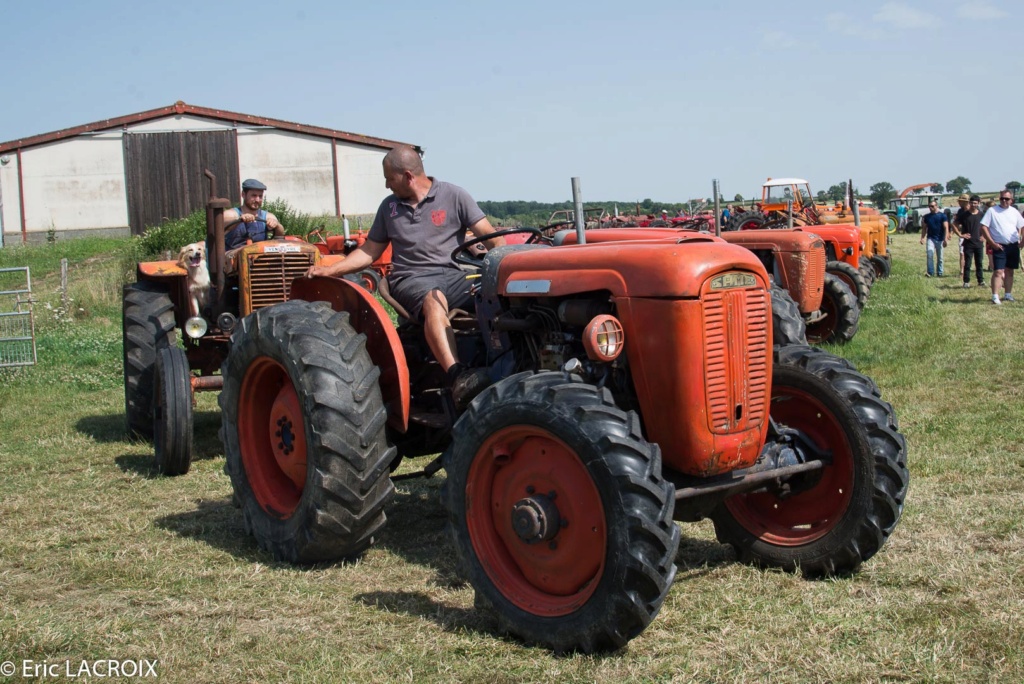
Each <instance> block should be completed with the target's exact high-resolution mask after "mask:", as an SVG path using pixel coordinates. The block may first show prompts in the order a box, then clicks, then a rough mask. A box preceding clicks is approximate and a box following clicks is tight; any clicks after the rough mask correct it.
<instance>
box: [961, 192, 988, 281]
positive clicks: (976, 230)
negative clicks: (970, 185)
mask: <svg viewBox="0 0 1024 684" xmlns="http://www.w3.org/2000/svg"><path fill="white" fill-rule="evenodd" d="M980 207H981V198H980V197H978V196H977V195H971V197H970V202H969V207H968V209H967V211H966V212H957V215H956V219H954V221H953V224H954V225H955V226H956V228H955V230H957V231H958V233H957V234H958V235H960V239H961V240H962V241H963V245H964V251H963V259H964V266H963V269H962V270H963V278H964V287H965V288H968V287H970V286H971V259H974V273H975V275H976V276H977V278H978V287H982V286H983V285H984V284H985V280H984V276H982V274H981V273H982V271H981V255H982V252H984V251H985V241H984V240H983V239H982V236H981V217H982V216H983V214H982V213H981V209H980Z"/></svg>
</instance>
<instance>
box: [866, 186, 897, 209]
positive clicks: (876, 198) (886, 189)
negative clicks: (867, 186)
mask: <svg viewBox="0 0 1024 684" xmlns="http://www.w3.org/2000/svg"><path fill="white" fill-rule="evenodd" d="M895 196H896V188H894V187H893V186H892V183H886V182H885V181H882V182H881V183H875V184H874V185H872V186H871V194H870V195H869V197H870V198H871V201H872V202H874V203H875V206H876V207H878V208H879V209H885V207H886V206H888V204H889V200H891V199H892V198H893V197H895Z"/></svg>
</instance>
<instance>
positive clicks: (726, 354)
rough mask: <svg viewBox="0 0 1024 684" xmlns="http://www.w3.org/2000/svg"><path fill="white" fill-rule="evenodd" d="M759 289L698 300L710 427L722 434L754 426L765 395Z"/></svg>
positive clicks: (765, 317) (764, 317)
mask: <svg viewBox="0 0 1024 684" xmlns="http://www.w3.org/2000/svg"><path fill="white" fill-rule="evenodd" d="M769 325H771V312H770V309H769V304H768V295H767V293H766V292H765V291H764V290H747V289H736V290H725V291H722V292H711V293H709V294H707V295H705V297H704V339H705V340H706V341H707V364H708V365H707V401H708V417H709V420H710V425H709V427H710V429H711V431H712V432H716V433H728V432H734V431H737V430H743V429H746V428H748V427H753V426H756V425H759V424H760V423H761V421H762V420H763V419H764V407H765V400H766V392H767V391H768V363H767V360H768V353H769V351H770V350H769V349H768V326H769Z"/></svg>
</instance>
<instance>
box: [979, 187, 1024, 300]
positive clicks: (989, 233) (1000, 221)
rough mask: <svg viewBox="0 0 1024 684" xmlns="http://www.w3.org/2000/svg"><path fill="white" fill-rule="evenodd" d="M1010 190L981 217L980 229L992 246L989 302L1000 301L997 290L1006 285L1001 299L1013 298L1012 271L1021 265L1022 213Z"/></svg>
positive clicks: (1002, 194) (1000, 194)
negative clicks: (990, 297)
mask: <svg viewBox="0 0 1024 684" xmlns="http://www.w3.org/2000/svg"><path fill="white" fill-rule="evenodd" d="M1012 202H1013V195H1011V194H1010V191H1009V190H1003V191H1002V192H1000V193H999V205H998V206H995V207H991V208H989V210H988V211H986V212H985V216H983V217H982V219H981V232H982V234H983V235H984V236H985V242H987V243H988V244H989V246H990V247H992V303H993V304H1000V303H1001V302H1000V301H999V290H1000V288H1002V287H1003V286H1004V284H1005V293H1006V294H1005V295H1004V297H1003V300H1004V301H1007V302H1012V301H1015V300H1014V298H1013V272H1014V270H1016V269H1018V268H1020V243H1021V228H1024V216H1021V213H1020V212H1019V211H1017V208H1016V207H1014V206H1013V204H1012Z"/></svg>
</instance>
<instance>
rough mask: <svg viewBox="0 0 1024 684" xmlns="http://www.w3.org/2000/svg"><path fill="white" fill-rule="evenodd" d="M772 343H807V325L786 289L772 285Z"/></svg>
mask: <svg viewBox="0 0 1024 684" xmlns="http://www.w3.org/2000/svg"><path fill="white" fill-rule="evenodd" d="M771 293H772V344H778V345H785V344H807V327H806V326H805V325H804V319H803V317H801V316H800V309H799V307H797V305H796V302H794V301H793V297H792V296H790V294H789V291H788V290H784V289H782V288H781V287H779V286H778V285H772V289H771Z"/></svg>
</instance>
